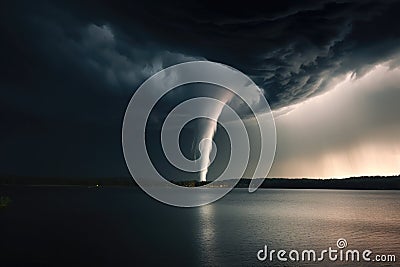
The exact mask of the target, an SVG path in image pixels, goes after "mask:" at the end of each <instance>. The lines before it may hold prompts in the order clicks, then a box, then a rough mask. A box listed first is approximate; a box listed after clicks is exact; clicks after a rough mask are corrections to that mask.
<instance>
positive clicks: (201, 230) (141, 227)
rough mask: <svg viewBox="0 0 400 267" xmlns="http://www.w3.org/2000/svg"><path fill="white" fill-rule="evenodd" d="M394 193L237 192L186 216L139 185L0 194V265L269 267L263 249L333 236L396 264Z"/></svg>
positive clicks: (323, 244)
mask: <svg viewBox="0 0 400 267" xmlns="http://www.w3.org/2000/svg"><path fill="white" fill-rule="evenodd" d="M399 193H400V192H399V191H351V190H280V189H274V190H272V189H271V190H267V189H261V190H258V191H256V192H255V193H252V194H250V193H248V192H247V189H235V190H233V192H231V193H229V194H228V195H227V196H225V197H224V198H223V199H221V200H219V201H217V202H215V203H212V204H210V205H206V206H203V207H199V208H190V209H188V208H176V207H171V206H168V205H165V204H162V203H159V202H157V201H155V200H154V199H152V198H150V197H149V196H147V195H146V194H145V193H143V192H142V191H141V190H140V189H138V188H123V187H120V188H119V187H115V188H113V187H108V188H85V187H35V188H33V187H20V188H11V187H9V188H8V187H3V188H0V195H8V196H10V198H11V199H12V202H11V204H10V206H9V207H7V208H6V209H4V210H0V237H1V239H0V240H1V242H0V266H55V265H56V266H149V265H155V266H160V265H165V266H254V265H256V266H266V265H267V262H264V263H260V262H258V261H257V258H256V253H257V251H258V250H260V249H262V248H263V246H264V245H268V246H269V248H271V249H275V250H279V249H285V250H291V249H296V250H299V251H302V250H305V249H314V250H316V251H320V250H322V249H327V248H328V247H329V246H331V247H333V248H336V241H337V240H338V239H339V238H345V239H346V240H347V242H348V248H349V249H358V250H360V251H362V250H364V249H370V250H372V251H373V252H375V253H380V254H384V253H386V254H395V255H396V256H397V264H398V261H399V260H400V259H399V258H400V195H399ZM268 265H269V266H280V265H281V266H288V265H289V266H290V265H292V266H308V265H309V264H303V263H301V262H300V263H297V264H290V262H287V263H285V264H280V263H279V262H277V261H274V262H273V263H272V264H268ZM314 265H315V266H321V265H329V266H341V265H342V266H351V264H349V263H342V264H340V262H335V263H332V262H322V263H321V262H318V263H315V264H314ZM364 265H366V264H365V263H363V264H355V266H364ZM368 265H369V266H382V264H376V263H371V264H368ZM368 265H367V266H368ZM392 265H393V264H390V263H389V264H387V265H386V266H392Z"/></svg>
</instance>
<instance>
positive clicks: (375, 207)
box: [198, 190, 400, 266]
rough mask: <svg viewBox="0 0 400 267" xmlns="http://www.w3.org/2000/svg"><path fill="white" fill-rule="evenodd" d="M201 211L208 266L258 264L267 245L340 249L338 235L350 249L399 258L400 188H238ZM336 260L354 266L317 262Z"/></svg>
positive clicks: (202, 238) (203, 248) (202, 241)
mask: <svg viewBox="0 0 400 267" xmlns="http://www.w3.org/2000/svg"><path fill="white" fill-rule="evenodd" d="M198 214H199V229H200V230H199V231H200V238H199V240H201V241H200V246H201V249H200V251H201V252H202V253H201V255H203V256H202V259H203V262H204V264H205V265H221V264H222V265H225V264H230V265H237V264H238V263H241V264H243V265H254V264H258V262H257V259H256V253H257V251H258V250H259V249H261V248H262V247H263V246H264V244H267V245H268V246H269V247H270V248H271V249H276V250H279V249H285V250H287V251H289V250H291V249H296V250H299V251H302V250H305V249H314V250H316V251H317V252H318V251H321V250H323V249H328V247H332V248H333V249H337V247H336V241H337V240H338V239H339V238H345V239H346V240H347V242H348V247H347V248H346V249H358V250H359V251H361V252H362V251H363V250H365V249H370V250H372V251H373V252H374V253H379V254H397V259H398V260H399V258H400V195H399V192H398V191H352V190H346V191H345V190H259V191H258V192H256V193H253V194H248V193H247V192H246V191H245V190H235V192H234V193H233V194H229V195H228V196H226V197H225V198H224V199H223V200H221V201H219V202H216V203H214V204H212V205H208V206H204V207H201V208H199V209H198ZM263 264H264V265H265V264H266V263H263ZM288 264H289V263H286V264H280V263H279V262H278V261H277V260H275V261H274V263H273V265H277V266H279V265H288ZM292 264H293V263H292ZM299 264H300V265H304V263H301V262H300V263H297V265H299ZM308 264H309V263H308ZM332 264H334V265H344V266H351V265H352V264H350V263H348V262H347V263H345V262H339V261H337V262H335V263H333V262H329V261H324V262H322V263H321V262H319V263H315V264H314V265H316V266H320V265H332ZM359 264H360V263H358V264H354V265H358V266H359ZM364 264H365V263H364ZM370 264H374V265H377V263H370ZM261 265H262V264H261ZM392 265H393V263H391V264H386V266H392ZM379 266H384V265H383V264H379Z"/></svg>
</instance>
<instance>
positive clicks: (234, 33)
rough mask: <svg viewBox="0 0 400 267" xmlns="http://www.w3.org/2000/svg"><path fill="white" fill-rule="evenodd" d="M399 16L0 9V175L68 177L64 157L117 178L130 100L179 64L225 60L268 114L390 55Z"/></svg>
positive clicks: (43, 4)
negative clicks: (261, 96)
mask: <svg viewBox="0 0 400 267" xmlns="http://www.w3.org/2000/svg"><path fill="white" fill-rule="evenodd" d="M398 10H400V5H399V3H398V2H392V1H385V2H384V1H376V2H371V1H341V2H334V1H302V2H301V3H300V1H293V2H286V1H279V2H278V3H269V2H266V3H263V4H256V3H248V2H246V3H240V4H234V3H232V2H230V3H215V1H210V2H206V1H199V2H194V1H185V2H184V3H167V2H165V1H159V2H153V1H140V2H137V3H136V2H133V1H125V2H124V1H112V2H111V1H110V2H108V3H106V2H102V1H93V2H91V1H88V2H86V1H85V2H82V1H64V2H62V1H58V2H53V1H14V2H9V3H6V2H2V3H1V4H0V29H1V42H0V54H1V61H0V71H1V79H0V90H1V98H0V110H1V118H2V125H1V127H2V128H1V140H0V142H1V145H2V149H3V153H2V156H1V164H2V166H1V171H2V172H3V173H6V174H8V173H18V172H19V170H20V169H21V168H20V164H19V163H18V162H23V163H24V164H27V162H28V161H29V164H28V165H29V166H30V168H31V169H30V170H26V173H29V172H30V171H31V172H32V173H33V172H34V171H32V169H38V170H40V171H38V173H41V174H42V173H45V172H47V173H56V174H65V173H68V174H69V173H70V172H71V170H70V165H69V164H66V162H74V163H75V165H77V164H76V163H77V162H82V164H81V167H79V168H77V173H80V174H82V175H85V174H92V173H95V174H96V175H97V174H104V173H107V175H108V173H110V172H113V171H115V173H116V174H117V175H118V174H120V173H119V170H125V169H124V164H123V160H122V155H121V149H120V127H121V122H122V117H123V114H124V109H125V107H126V105H127V103H128V101H129V98H130V97H131V95H132V93H133V92H134V90H135V88H137V86H138V85H140V84H141V82H143V81H144V80H145V79H146V78H148V77H149V76H150V75H152V74H153V73H155V72H156V71H158V70H160V69H162V68H164V67H167V66H170V65H172V64H175V63H179V62H185V61H189V60H193V59H208V60H213V61H218V62H221V63H225V64H228V65H231V66H233V67H235V68H237V69H239V70H241V71H243V72H244V73H245V74H247V75H249V76H250V77H251V78H253V79H254V81H255V82H256V83H257V84H258V85H259V86H260V87H262V88H263V89H264V91H265V94H266V96H267V99H268V101H269V102H270V104H271V106H272V107H273V108H278V107H282V106H287V105H289V104H293V103H296V102H299V101H302V100H304V99H306V98H308V97H310V96H312V95H315V94H317V93H319V92H322V91H323V90H324V89H326V86H327V85H328V84H329V82H330V79H331V78H332V77H336V76H339V75H341V74H344V73H346V72H349V71H350V72H354V73H355V74H356V75H358V76H361V75H362V74H363V73H365V72H366V70H368V69H369V67H370V66H373V65H374V64H376V63H379V62H382V61H387V60H388V59H391V58H393V57H394V55H395V54H397V53H399V51H398V48H399V36H400V29H399V28H398V27H396V26H397V25H398V24H400V23H399V22H400V21H399V20H400V18H399V16H398V14H397V13H398ZM392 62H393V64H394V65H396V64H398V61H397V63H396V61H392ZM94 136H96V138H94ZM59 140H63V142H59ZM58 146H59V149H60V150H62V151H64V152H63V153H64V154H63V155H64V156H62V157H60V158H59V159H57V157H54V156H52V155H55V154H57V152H56V151H55V148H56V147H58ZM92 151H96V152H92ZM10 155H11V156H10ZM21 155H24V157H22V156H21ZM67 159H73V160H70V161H68V160H67ZM107 162H109V164H106V163H107ZM108 165H110V166H113V167H111V168H108V167H109V166H108ZM110 169H111V170H113V171H110ZM42 170H43V172H42ZM122 172H123V171H122Z"/></svg>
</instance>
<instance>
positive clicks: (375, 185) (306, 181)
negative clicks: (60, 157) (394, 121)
mask: <svg viewBox="0 0 400 267" xmlns="http://www.w3.org/2000/svg"><path fill="white" fill-rule="evenodd" d="M254 179H263V178H254ZM232 180H239V181H238V182H237V184H236V186H235V187H236V188H248V187H249V184H250V181H251V179H250V178H241V179H234V178H233V179H229V180H222V181H218V182H216V185H217V186H222V187H223V186H226V185H228V184H231V183H229V181H232ZM224 181H225V182H224ZM171 182H172V183H174V184H177V185H180V186H186V187H197V186H203V185H207V184H210V183H211V181H208V182H199V181H195V180H191V181H171ZM0 186H89V187H93V186H128V187H137V186H138V185H137V184H136V183H135V181H134V180H133V179H132V178H127V177H119V178H113V179H112V178H91V179H87V178H86V179H78V178H76V179H62V178H58V179H54V178H53V179H51V178H49V177H47V178H36V179H34V178H33V177H29V178H27V177H25V178H21V177H19V178H16V177H14V178H10V177H9V178H5V177H0ZM260 188H285V189H354V190H400V176H363V177H348V178H340V179H337V178H331V179H329V178H328V179H318V178H266V179H265V180H264V181H263V183H262V184H261V186H260Z"/></svg>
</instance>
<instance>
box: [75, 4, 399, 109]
mask: <svg viewBox="0 0 400 267" xmlns="http://www.w3.org/2000/svg"><path fill="white" fill-rule="evenodd" d="M89 7H90V5H89V6H88V9H87V11H88V12H91V14H95V16H96V17H99V18H102V19H103V20H106V21H111V22H112V23H113V24H114V26H115V27H116V28H118V29H119V30H121V31H122V32H124V33H126V34H127V35H129V36H136V38H138V37H137V33H138V27H139V28H140V32H141V33H143V32H145V33H143V35H142V38H144V39H145V40H146V41H148V42H154V43H157V44H162V45H163V46H164V47H166V48H167V49H169V50H172V51H179V52H181V53H184V54H187V55H193V56H201V57H205V58H207V59H209V60H214V61H219V62H222V63H226V64H229V65H231V66H233V67H236V68H237V69H239V70H241V71H243V72H245V73H246V74H248V75H250V76H251V77H252V78H253V79H254V80H255V81H256V82H257V83H258V85H259V86H261V87H262V88H263V89H265V92H266V95H267V97H268V100H269V101H270V103H271V104H272V106H273V107H275V108H276V107H281V106H286V105H288V104H293V103H295V102H299V101H302V100H304V99H305V98H307V97H309V96H311V95H315V94H316V93H319V92H321V91H323V90H324V89H326V87H327V85H329V83H330V79H331V77H335V76H337V75H340V74H344V73H347V72H354V73H355V74H357V75H358V76H361V75H362V74H363V73H365V72H366V71H367V70H368V69H369V68H370V66H373V65H374V64H376V63H379V62H382V61H386V60H388V59H390V58H391V57H392V56H393V54H395V53H397V52H398V49H399V41H400V40H399V36H400V30H399V28H398V27H395V26H394V25H397V24H399V22H400V21H399V18H398V14H397V13H398V10H400V4H399V2H393V1H375V2H372V1H339V2H337V1H303V2H301V3H300V1H293V2H292V1H289V2H287V1H279V3H264V4H263V5H260V4H256V3H238V4H234V3H229V4H226V3H215V1H212V2H204V1H200V2H191V1H189V2H185V3H179V4H172V3H166V2H159V3H154V2H144V3H143V2H142V3H140V4H136V5H131V4H129V2H128V3H124V2H120V3H118V4H114V5H101V6H100V7H99V6H96V11H89ZM71 9H72V7H71ZM138 39H140V37H139V38H138Z"/></svg>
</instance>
